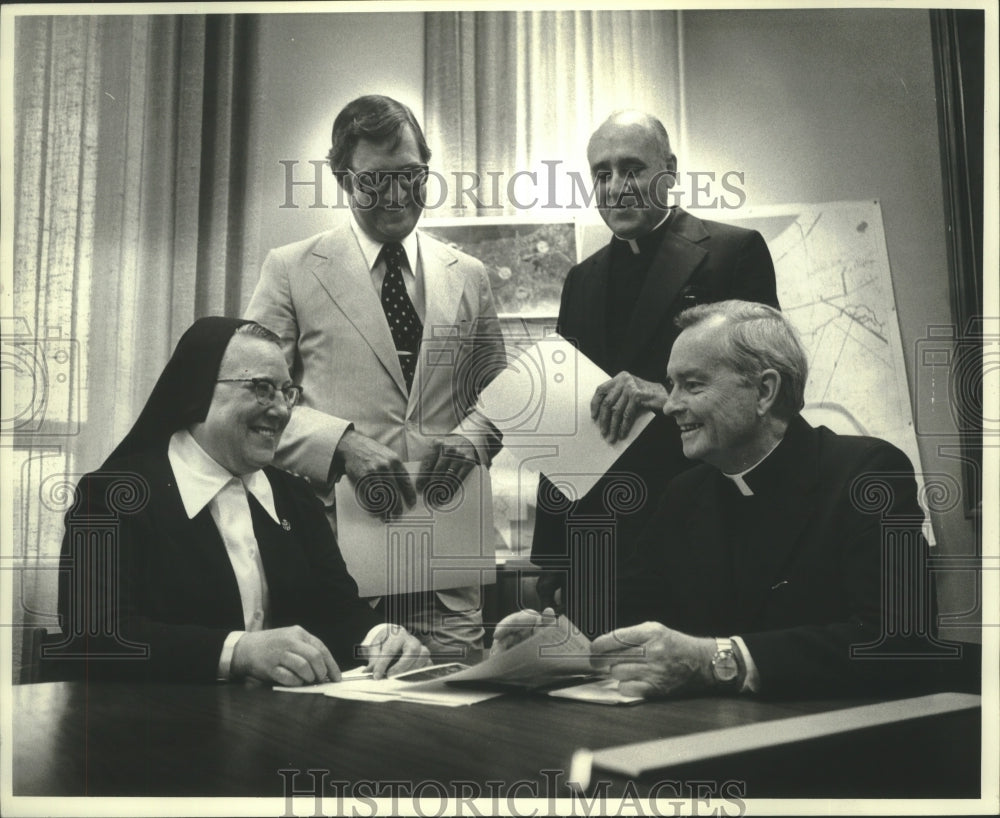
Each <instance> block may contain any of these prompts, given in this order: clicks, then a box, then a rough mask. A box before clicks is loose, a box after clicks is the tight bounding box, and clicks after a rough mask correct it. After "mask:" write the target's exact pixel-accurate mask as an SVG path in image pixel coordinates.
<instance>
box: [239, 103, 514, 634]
mask: <svg viewBox="0 0 1000 818" xmlns="http://www.w3.org/2000/svg"><path fill="white" fill-rule="evenodd" d="M332 142H333V145H332V147H331V149H330V154H329V161H330V167H331V169H332V170H333V173H334V175H335V176H336V178H337V182H338V184H340V185H341V186H342V187H343V189H344V191H345V192H346V193H347V194H348V195H349V197H350V210H351V215H350V220H349V221H345V223H343V224H341V225H339V226H338V227H335V228H334V229H332V230H329V231H327V232H325V233H320V234H319V235H317V236H313V237H311V238H308V239H305V240H304V241H299V242H296V243H294V244H289V245H286V246H284V247H279V248H277V249H275V250H272V251H271V252H270V253H269V254H268V256H267V258H266V259H265V261H264V266H263V269H262V271H261V277H260V282H259V283H258V285H257V289H256V291H255V292H254V294H253V298H252V299H251V301H250V306H249V308H248V309H247V317H248V318H252V319H253V320H256V321H258V322H260V323H261V324H264V325H265V326H266V327H268V328H270V329H272V330H273V331H274V332H276V333H277V334H278V335H279V336H280V337H281V341H282V345H283V347H284V351H285V356H286V358H287V360H288V364H289V368H290V369H291V370H292V372H293V373H294V374H293V377H294V378H295V379H296V381H297V382H299V383H301V384H302V386H303V387H304V396H303V400H302V404H301V406H300V407H298V409H297V411H296V414H295V416H294V418H293V419H292V421H291V423H290V424H289V426H288V428H287V429H286V431H285V434H284V437H283V438H282V441H281V444H282V445H281V447H280V449H279V451H278V458H277V461H276V462H277V464H278V465H280V466H282V467H284V468H286V469H288V470H290V471H293V472H296V473H298V474H300V475H302V476H304V477H305V478H307V479H308V480H309V481H310V482H311V483H312V485H313V487H314V488H315V489H316V491H317V493H318V494H319V495H320V496H321V497H322V498H323V499H324V500H325V501H326V502H327V507H328V512H329V514H328V516H329V517H330V520H331V524H333V525H334V528H336V519H335V509H334V508H333V506H332V502H333V499H332V498H333V485H334V483H335V482H336V481H337V480H338V479H339V478H340V477H341V476H342V475H345V474H346V475H347V476H348V477H349V478H350V479H351V481H352V482H353V483H355V484H357V483H358V482H359V481H361V480H362V479H363V478H369V479H372V478H382V479H384V481H385V485H386V486H388V487H390V488H391V489H392V490H393V491H394V492H395V494H396V496H397V498H398V500H397V508H399V507H401V505H402V504H405V505H407V506H412V505H413V504H414V502H415V499H416V492H417V491H420V490H422V489H423V488H424V486H425V484H426V483H427V481H428V479H429V478H435V479H436V478H441V479H443V480H444V481H446V483H447V482H448V481H450V484H451V485H455V484H456V481H461V480H462V479H464V478H465V476H466V475H467V474H468V473H469V472H470V471H471V470H472V468H473V467H474V466H475V465H477V464H482V465H486V466H488V465H489V464H490V461H491V458H492V456H493V455H494V454H495V453H496V451H497V450H498V449H499V445H500V441H499V436H498V435H497V434H496V433H493V432H491V431H490V430H488V429H483V431H481V432H479V431H472V432H470V431H469V430H468V429H469V424H464V425H463V424H462V421H463V420H465V418H466V416H467V415H468V414H469V412H470V410H471V407H472V404H473V403H474V402H475V400H476V397H477V396H478V393H479V391H480V390H481V389H482V388H483V387H484V386H485V385H486V384H487V383H488V382H489V381H490V380H491V379H492V377H493V376H494V375H495V374H496V373H497V372H498V371H499V370H500V369H502V368H503V365H504V363H505V353H504V347H503V341H502V337H501V334H500V326H499V321H498V319H497V312H496V307H495V305H494V302H493V294H492V291H491V290H490V285H489V279H488V277H487V274H486V271H485V268H484V267H483V265H482V263H480V262H479V261H477V260H476V259H474V258H472V257H470V256H467V255H465V254H464V253H461V252H459V251H457V250H454V249H451V248H448V247H446V246H444V245H443V244H441V243H439V242H437V241H434V240H433V239H431V238H429V237H428V236H426V235H423V234H421V233H419V232H417V231H416V230H415V228H416V224H417V221H418V219H419V218H420V215H421V213H422V211H423V189H424V183H425V181H426V178H427V173H428V167H427V162H428V161H429V159H430V155H431V152H430V149H429V148H428V146H427V142H426V141H425V139H424V135H423V132H422V131H421V128H420V125H419V124H418V123H417V120H416V118H415V117H414V115H413V113H412V111H410V109H409V108H407V107H406V106H405V105H403V104H401V103H399V102H397V101H396V100H394V99H391V98H389V97H385V96H364V97H360V98H358V99H356V100H354V101H353V102H350V103H348V105H346V106H345V107H344V109H343V110H342V111H341V112H340V113H339V114H338V115H337V118H336V119H335V121H334V123H333V134H332ZM460 425H461V426H462V429H463V431H462V433H461V434H459V433H458V431H457V430H458V428H459V427H460ZM477 428H478V427H477ZM414 460H420V461H421V464H422V465H421V477H420V478H419V479H418V480H417V482H416V485H414V484H413V483H412V482H411V480H410V478H409V477H408V476H407V475H406V472H405V470H404V468H403V463H404V462H406V461H414ZM383 604H386V607H387V611H386V612H387V614H388V616H389V618H390V619H395V620H396V621H400V623H403V622H405V626H406V627H407V628H408V629H410V631H411V632H412V633H414V634H416V635H417V636H418V637H419V638H420V639H422V640H423V641H424V642H425V644H427V645H428V646H429V647H431V649H432V651H433V650H434V647H436V646H437V647H440V646H441V645H447V646H456V645H457V646H460V647H466V646H471V647H481V643H482V636H483V627H482V610H481V604H480V588H479V587H478V586H475V587H465V588H454V589H448V590H442V591H438V592H437V593H436V594H435V593H431V592H424V593H413V594H401V595H399V596H396V597H391V598H389V599H388V600H386V601H385V602H384V603H383Z"/></svg>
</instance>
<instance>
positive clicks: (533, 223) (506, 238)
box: [420, 216, 579, 319]
mask: <svg viewBox="0 0 1000 818" xmlns="http://www.w3.org/2000/svg"><path fill="white" fill-rule="evenodd" d="M420 229H421V230H422V231H423V232H425V233H427V234H428V235H430V236H432V237H434V238H435V239H437V240H438V241H442V242H444V243H445V244H447V245H449V246H451V247H455V248H456V249H458V250H461V251H462V252H464V253H468V254H469V255H470V256H473V257H474V258H477V259H479V260H480V261H481V262H483V264H485V265H486V270H487V272H488V273H489V276H490V285H491V286H492V288H493V297H494V299H495V300H496V304H497V312H499V313H500V317H501V318H507V319H514V318H522V319H544V318H551V319H555V317H556V316H557V315H558V313H559V297H560V295H561V293H562V287H563V282H564V281H565V280H566V273H568V272H569V268H570V267H572V266H573V265H574V264H576V263H577V261H578V260H579V257H578V254H577V247H578V246H579V242H578V241H577V225H576V221H575V220H574V219H571V218H570V219H566V218H563V219H558V220H539V219H532V220H527V219H524V218H520V217H507V216H483V217H470V218H458V219H425V220H424V221H423V222H422V223H421V225H420Z"/></svg>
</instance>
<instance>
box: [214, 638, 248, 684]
mask: <svg viewBox="0 0 1000 818" xmlns="http://www.w3.org/2000/svg"><path fill="white" fill-rule="evenodd" d="M245 633H246V631H233V632H232V633H231V634H229V636H227V637H226V641H225V642H223V643H222V655H221V656H219V674H218V677H217V678H218V680H219V681H220V682H228V681H230V680H231V679H232V678H233V677H232V675H231V673H230V666H231V665H232V663H233V651H234V650H236V643H237V642H239V641H240V639H241V638H242V636H243V634H245Z"/></svg>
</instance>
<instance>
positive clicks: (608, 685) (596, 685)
mask: <svg viewBox="0 0 1000 818" xmlns="http://www.w3.org/2000/svg"><path fill="white" fill-rule="evenodd" d="M549 695H550V696H555V697H557V698H560V699H573V700H575V701H578V702H589V703H590V704H639V703H640V702H644V701H646V700H645V699H644V698H643V697H642V696H626V695H625V694H624V693H622V692H620V691H619V690H618V679H602V680H601V681H599V682H588V683H587V684H582V685H573V686H572V687H561V688H559V689H558V690H550V691H549Z"/></svg>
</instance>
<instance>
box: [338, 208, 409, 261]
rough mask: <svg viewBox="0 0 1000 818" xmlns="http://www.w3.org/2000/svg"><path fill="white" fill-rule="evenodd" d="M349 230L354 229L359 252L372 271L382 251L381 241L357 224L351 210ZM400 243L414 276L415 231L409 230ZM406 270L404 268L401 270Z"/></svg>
mask: <svg viewBox="0 0 1000 818" xmlns="http://www.w3.org/2000/svg"><path fill="white" fill-rule="evenodd" d="M351 230H353V231H354V235H355V236H356V237H357V239H358V244H359V245H360V247H361V254H362V255H363V256H364V257H365V263H366V264H367V265H368V272H369V273H370V272H371V271H372V268H373V267H374V266H375V264H376V262H377V261H378V254H379V253H381V252H382V244H383V243H382V242H380V241H375V239H373V238H372V237H371V236H369V235H368V234H367V233H366V232H365V231H364V229H363V228H362V227H361V225H360V224H358V220H357V219H355V218H354V212H353V211H352V212H351ZM400 244H402V245H403V250H404V252H405V253H406V261H407V262H408V264H409V266H410V270H409V273H410V275H413V276H416V274H417V253H418V248H419V245H418V243H417V231H416V230H411V231H410V235H408V236H407V237H406V238H405V239H403V240H402V241H401V242H400ZM403 272H404V273H405V272H407V271H406V270H404V271H403Z"/></svg>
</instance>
